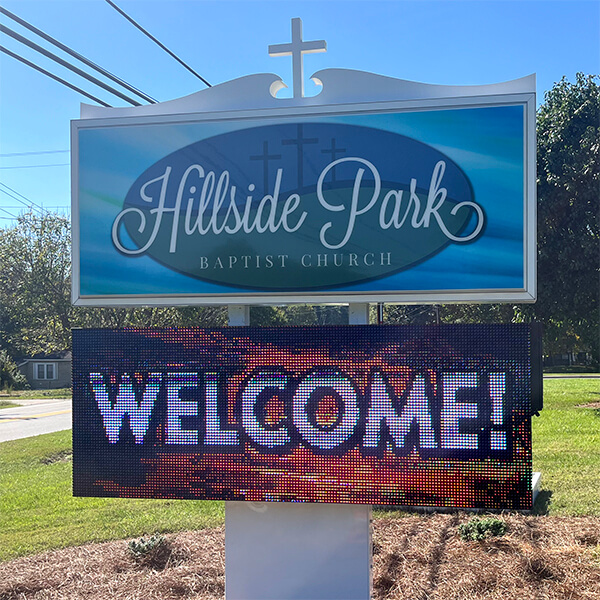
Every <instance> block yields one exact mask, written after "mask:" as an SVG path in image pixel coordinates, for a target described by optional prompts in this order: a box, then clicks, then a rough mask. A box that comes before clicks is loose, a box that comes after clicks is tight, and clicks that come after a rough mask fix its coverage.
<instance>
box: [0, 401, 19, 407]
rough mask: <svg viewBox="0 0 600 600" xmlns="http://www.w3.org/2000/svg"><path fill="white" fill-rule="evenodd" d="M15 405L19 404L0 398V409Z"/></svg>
mask: <svg viewBox="0 0 600 600" xmlns="http://www.w3.org/2000/svg"><path fill="white" fill-rule="evenodd" d="M17 406H20V405H19V404H15V403H14V402H11V401H10V400H0V409H2V408H15V407H17Z"/></svg>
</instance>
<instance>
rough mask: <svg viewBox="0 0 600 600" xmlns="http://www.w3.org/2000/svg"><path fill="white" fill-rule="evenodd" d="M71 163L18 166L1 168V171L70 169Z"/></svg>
mask: <svg viewBox="0 0 600 600" xmlns="http://www.w3.org/2000/svg"><path fill="white" fill-rule="evenodd" d="M70 164H71V163H56V164H53V165H17V166H14V167H0V169H2V170H5V169H41V168H43V167H68V166H69V165H70Z"/></svg>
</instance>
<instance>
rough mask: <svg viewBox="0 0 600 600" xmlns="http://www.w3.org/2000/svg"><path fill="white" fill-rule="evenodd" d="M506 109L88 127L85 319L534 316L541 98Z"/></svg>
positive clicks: (338, 111) (461, 107) (107, 122)
mask: <svg viewBox="0 0 600 600" xmlns="http://www.w3.org/2000/svg"><path fill="white" fill-rule="evenodd" d="M333 75H334V74H331V73H329V74H328V72H327V71H324V72H323V73H322V74H321V76H320V77H321V78H322V80H323V81H324V86H325V89H324V91H323V92H322V94H323V95H324V96H325V97H324V98H323V99H321V100H320V102H324V101H326V100H327V98H328V97H327V95H326V94H325V92H326V91H327V86H326V82H327V81H328V78H329V79H332V78H333ZM335 75H336V77H338V78H339V73H337V74H335ZM254 77H259V76H250V78H249V79H253V78H254ZM344 77H345V78H349V79H350V80H351V81H354V80H357V81H358V82H359V83H360V81H361V80H362V79H364V78H365V77H366V78H367V79H369V78H376V82H379V84H380V86H381V87H382V88H383V87H384V85H383V82H380V79H386V80H387V79H388V78H379V76H374V75H370V74H360V73H355V74H353V75H348V74H344ZM243 79H246V78H243ZM369 81H370V80H369ZM392 81H395V80H392ZM233 83H235V82H233ZM249 83H252V86H254V87H257V84H255V83H254V82H245V85H246V86H248V85H249ZM387 84H389V82H387ZM387 84H386V85H387ZM223 85H227V84H223ZM236 85H237V86H238V87H243V82H242V83H237V84H236ZM336 85H340V84H339V82H337V83H336ZM347 85H349V84H347ZM498 85H499V86H500V88H499V89H500V90H503V89H505V88H503V87H502V86H505V85H506V84H498ZM519 85H520V86H521V88H522V87H523V86H522V84H519ZM398 86H399V89H400V90H403V89H404V88H403V86H402V85H400V84H398ZM216 87H217V88H218V87H219V86H216ZM271 87H272V86H271ZM331 87H333V83H332V84H331ZM342 87H343V86H342ZM355 87H356V86H355ZM371 87H373V86H371ZM374 87H375V89H377V85H375V86H374ZM433 87H435V86H433ZM487 87H491V88H495V87H496V86H484V88H487ZM513 87H514V86H513ZM452 89H453V90H454V88H452ZM517 89H520V88H519V87H518V86H517ZM213 90H214V88H211V89H210V90H205V91H204V92H201V93H199V94H198V95H201V94H208V95H210V94H213V95H215V94H217V95H218V93H219V92H218V90H216V91H213ZM491 91H492V92H494V93H491V94H490V93H489V90H488V93H487V95H481V94H480V93H478V95H473V96H468V95H465V94H466V92H465V91H464V90H463V89H462V88H461V93H462V95H460V96H456V91H454V94H455V97H450V98H447V97H446V98H438V99H427V100H425V101H419V102H415V101H412V100H406V99H400V100H394V101H387V98H389V97H392V98H393V97H398V96H401V93H399V92H398V93H395V92H394V91H392V92H387V91H385V93H384V92H382V93H381V94H380V96H381V97H382V98H384V99H386V101H375V102H373V101H372V102H363V101H360V102H354V103H346V104H343V105H342V104H333V103H332V104H323V103H319V102H318V101H317V99H319V96H316V97H315V98H301V99H288V101H287V102H286V101H285V100H277V99H276V98H273V97H272V95H271V94H267V96H268V99H265V101H264V102H263V103H262V104H261V102H260V101H257V102H256V103H255V105H256V106H259V107H260V106H263V105H264V106H266V108H256V109H251V110H233V109H234V108H235V107H232V110H221V111H219V110H216V109H215V107H214V103H213V104H210V102H209V103H208V108H207V109H206V110H202V111H200V110H199V109H198V108H197V107H194V106H192V107H191V108H190V107H189V105H186V106H185V107H184V108H183V109H180V110H183V111H186V112H180V113H176V114H158V113H156V114H154V113H152V110H151V109H152V107H149V108H148V110H147V112H148V114H141V115H140V110H139V109H136V112H135V114H134V115H131V116H130V115H129V114H128V113H127V111H128V110H130V109H110V110H112V111H113V112H114V111H116V113H117V116H115V117H112V114H113V113H110V116H111V117H112V118H108V117H106V116H104V114H102V118H85V119H81V120H79V121H75V122H74V123H73V155H74V163H75V166H74V170H73V190H74V214H75V217H76V224H75V231H74V249H75V254H74V301H75V303H76V304H83V305H85V304H87V305H94V304H96V305H107V304H108V305H110V304H113V305H122V304H194V303H196V304H219V303H227V304H232V303H249V302H261V303H269V302H270V303H282V302H348V301H352V302H360V301H371V302H374V301H382V302H406V301H421V302H424V301H425V302H442V301H443V302H452V301H481V300H484V301H523V302H526V301H532V300H533V299H534V298H535V283H534V281H535V273H534V247H535V244H534V234H535V227H534V223H535V219H534V215H535V207H534V201H535V197H534V196H535V194H534V190H533V184H532V173H533V171H532V169H533V160H532V158H531V157H532V152H533V150H534V148H533V146H534V144H533V141H532V140H533V136H532V131H533V106H534V103H533V98H534V96H533V94H526V93H509V94H507V93H496V91H495V89H492V90H491ZM223 93H224V92H223ZM403 93H405V92H403ZM438 93H439V94H443V93H444V90H442V91H441V92H438ZM446 93H448V92H446ZM257 95H259V94H257ZM405 95H406V94H405ZM175 102H177V101H175ZM165 104H169V103H165ZM205 104H206V103H205ZM101 110H106V109H101ZM163 110H164V109H163ZM100 112H101V111H99V110H98V109H96V113H94V116H96V115H97V114H99V113H100Z"/></svg>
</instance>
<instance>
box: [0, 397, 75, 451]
mask: <svg viewBox="0 0 600 600" xmlns="http://www.w3.org/2000/svg"><path fill="white" fill-rule="evenodd" d="M19 402H20V403H22V404H23V406H19V407H15V408H3V409H2V410H0V442H7V441H9V440H18V439H21V438H26V437H32V436H34V435H40V434H42V433H51V432H53V431H62V430H64V429H71V425H72V423H71V401H70V400H20V401H19Z"/></svg>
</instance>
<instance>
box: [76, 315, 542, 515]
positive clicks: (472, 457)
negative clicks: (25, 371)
mask: <svg viewBox="0 0 600 600" xmlns="http://www.w3.org/2000/svg"><path fill="white" fill-rule="evenodd" d="M535 337H536V334H535V333H534V332H533V331H532V329H531V328H530V327H529V326H527V325H514V324H513V325H448V326H428V327H424V326H388V325H380V326H369V325H365V326H336V327H285V328H252V327H227V328H222V329H200V328H185V329H121V330H116V329H115V330H112V329H88V330H75V331H73V473H74V494H75V495H76V496H114V497H119V496H120V497H133V498H187V499H210V500H215V499H221V500H249V501H280V502H333V503H336V502H337V503H357V504H388V505H404V506H446V507H462V508H513V509H528V508H531V503H532V493H531V412H532V387H535V382H536V380H537V378H539V376H540V372H539V371H538V366H537V360H536V358H535V348H536V343H535V339H534V338H535ZM532 357H533V358H532Z"/></svg>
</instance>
